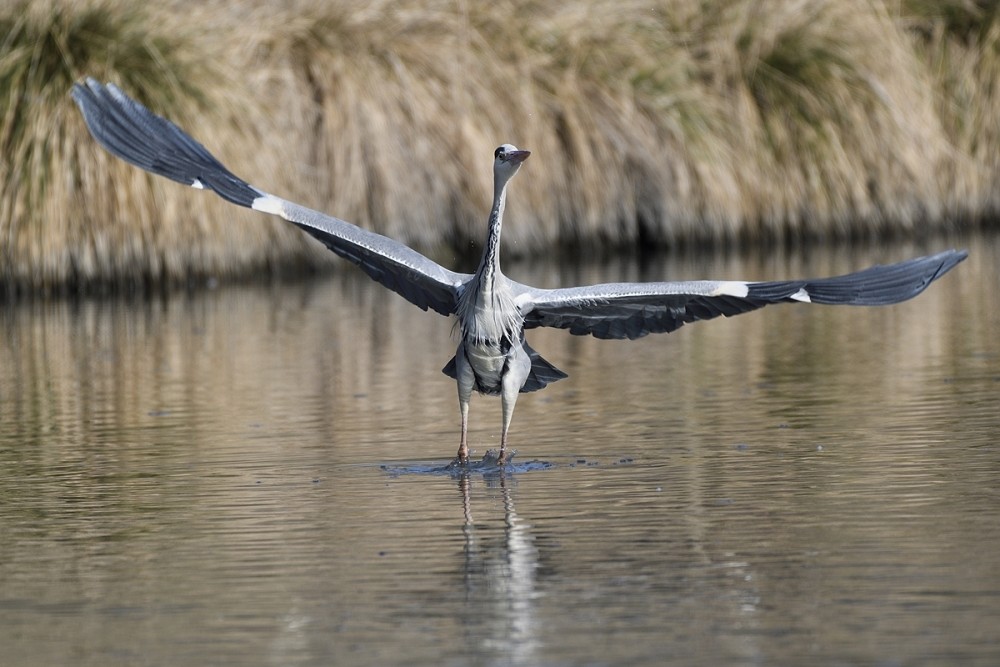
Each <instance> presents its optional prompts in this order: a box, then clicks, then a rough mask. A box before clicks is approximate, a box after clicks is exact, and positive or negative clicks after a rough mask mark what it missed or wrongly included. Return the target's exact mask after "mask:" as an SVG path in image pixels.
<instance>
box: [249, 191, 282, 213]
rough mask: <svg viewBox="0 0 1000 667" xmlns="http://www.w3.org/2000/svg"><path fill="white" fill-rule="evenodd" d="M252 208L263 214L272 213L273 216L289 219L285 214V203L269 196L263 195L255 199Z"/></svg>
mask: <svg viewBox="0 0 1000 667" xmlns="http://www.w3.org/2000/svg"><path fill="white" fill-rule="evenodd" d="M250 208H252V209H253V210H255V211H260V212H261V213H270V214H271V215H277V216H280V217H282V218H286V219H287V217H288V215H287V214H286V213H285V207H284V202H283V201H282V200H280V199H278V198H277V197H273V196H271V195H269V194H262V195H261V196H260V197H257V198H256V199H254V200H253V203H252V204H250Z"/></svg>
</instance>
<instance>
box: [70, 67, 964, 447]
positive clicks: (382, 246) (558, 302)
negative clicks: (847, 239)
mask: <svg viewBox="0 0 1000 667" xmlns="http://www.w3.org/2000/svg"><path fill="white" fill-rule="evenodd" d="M73 98H74V99H75V100H76V102H77V104H79V105H80V108H81V110H82V111H83V115H84V119H85V120H86V122H87V125H88V127H89V128H90V131H91V133H92V134H93V135H94V137H95V138H96V139H97V140H98V141H99V142H100V143H101V144H102V145H103V146H104V147H105V148H107V149H108V150H109V151H110V152H112V153H113V154H115V155H117V156H119V157H121V158H122V159H124V160H127V161H128V162H131V163H133V164H135V165H137V166H139V167H142V168H143V169H146V170H147V171H150V172H152V173H155V174H159V175H161V176H165V177H167V178H171V179H173V180H176V181H179V182H181V183H185V184H187V185H191V186H194V187H197V188H200V189H210V190H213V191H214V192H216V193H217V194H218V195H220V196H221V197H223V198H225V199H226V200H228V201H230V202H233V203H235V204H238V205H240V206H245V207H248V208H252V209H255V210H258V211H262V212H265V213H270V214H273V215H278V216H280V217H282V218H284V219H285V220H288V221H289V222H291V223H293V224H295V225H297V226H298V227H300V228H301V229H302V230H304V231H305V232H307V233H309V234H311V235H312V236H314V237H315V238H317V239H318V240H320V241H321V242H322V243H323V244H325V245H326V246H327V247H328V248H329V249H330V250H332V251H333V252H335V253H337V254H338V255H340V256H341V257H344V258H345V259H347V260H349V261H351V262H353V263H355V264H357V265H358V266H359V267H360V268H361V269H362V270H363V271H365V272H366V273H367V274H368V275H369V276H371V277H372V278H373V279H375V280H376V281H378V282H380V283H381V284H383V285H385V286H386V287H388V288H390V289H392V290H394V291H395V292H397V293H399V294H400V295H402V296H403V297H404V298H406V299H407V300H409V301H410V302H411V303H413V304H414V305H416V306H419V307H420V308H422V309H424V310H427V309H428V308H429V309H432V310H434V311H436V312H438V313H441V314H443V315H455V316H456V317H457V320H458V328H459V333H460V336H459V343H458V349H457V350H456V352H455V357H454V358H453V359H452V360H451V361H450V362H449V363H448V364H447V365H446V366H445V368H444V372H445V373H446V374H447V375H449V376H451V377H453V378H455V380H456V381H457V384H458V398H459V407H460V412H461V429H462V432H461V439H460V445H459V450H458V460H459V461H460V462H465V461H466V460H467V459H468V455H469V449H468V444H467V438H466V433H467V427H468V415H469V400H470V398H471V396H472V393H473V392H474V391H478V392H480V393H483V394H491V395H499V396H500V398H501V401H502V405H503V420H502V431H501V445H500V455H499V461H500V463H503V462H504V460H505V457H506V452H507V432H508V429H509V427H510V421H511V416H512V415H513V412H514V404H515V402H516V401H517V397H518V394H519V393H522V392H528V391H535V390H538V389H541V388H542V387H544V386H546V385H547V384H549V383H551V382H554V381H556V380H559V379H561V378H564V377H566V374H565V373H563V372H562V371H560V370H558V369H557V368H555V367H554V366H553V365H552V364H550V363H549V362H547V361H545V360H544V359H543V358H542V357H541V356H540V355H539V354H538V353H537V352H535V351H534V350H533V349H531V347H530V346H529V345H528V343H527V341H526V340H525V335H524V332H525V330H526V329H531V328H534V327H539V326H548V327H557V328H562V329H566V330H568V331H569V332H570V333H572V334H578V335H584V334H586V335H592V336H595V337H597V338H639V337H641V336H645V335H647V334H650V333H667V332H670V331H674V330H675V329H677V328H678V327H680V326H682V325H684V324H685V323H688V322H694V321H696V320H703V319H711V318H714V317H718V316H720V315H725V316H731V315H737V314H739V313H744V312H747V311H750V310H754V309H757V308H760V307H762V306H765V305H767V304H770V303H781V302H800V303H809V302H814V303H824V304H848V305H870V306H875V305H887V304H891V303H898V302H900V301H904V300H906V299H909V298H912V297H914V296H916V295H917V294H919V293H920V292H922V291H923V290H924V289H925V288H926V287H927V285H929V284H930V283H931V282H933V281H934V280H936V279H937V278H939V277H940V276H942V275H944V273H946V272H947V271H948V270H950V269H951V268H952V267H954V266H955V265H956V264H958V262H960V261H962V260H963V259H965V257H966V253H965V252H961V251H954V250H950V251H945V252H941V253H938V254H936V255H932V256H928V257H917V258H915V259H911V260H907V261H904V262H899V263H897V264H891V265H888V266H874V267H871V268H868V269H865V270H864V271H859V272H857V273H851V274H848V275H845V276H836V277H832V278H820V279H808V280H787V281H776V282H746V281H736V280H727V281H715V280H696V281H687V282H653V283H607V284H602V285H587V286H581V287H569V288H562V289H539V288H535V287H531V286H529V285H524V284H522V283H518V282H516V281H514V280H511V279H509V278H507V277H506V276H504V274H503V273H502V272H501V270H500V234H501V230H502V226H503V212H504V204H505V203H506V197H507V185H508V183H509V182H510V179H511V178H512V177H513V176H514V174H515V173H517V170H518V169H519V168H520V166H521V164H522V163H523V162H524V160H525V159H527V157H528V155H529V153H528V151H522V150H518V149H517V148H516V147H514V146H512V145H510V144H504V145H503V146H500V147H499V148H497V150H496V152H495V153H494V163H493V183H494V194H493V207H492V209H491V212H490V216H489V223H488V229H487V236H486V243H485V244H484V248H483V256H482V259H481V261H480V263H479V267H478V268H477V270H476V272H475V273H474V274H466V273H458V272H455V271H451V270H449V269H446V268H444V267H443V266H441V265H439V264H437V263H436V262H433V261H432V260H430V259H428V258H427V257H425V256H423V255H422V254H420V253H418V252H416V251H415V250H413V249H411V248H408V247H407V246H405V245H403V244H401V243H398V242H396V241H393V240H392V239H389V238H386V237H385V236H381V235H379V234H375V233H374V232H370V231H367V230H364V229H361V228H360V227H357V226H355V225H352V224H350V223H348V222H345V221H343V220H340V219H338V218H334V217H332V216H329V215H325V214H323V213H319V212H317V211H313V210H311V209H308V208H306V207H304V206H300V205H298V204H295V203H293V202H289V201H286V200H284V199H281V198H279V197H276V196H274V195H271V194H268V193H266V192H264V191H263V190H260V189H258V188H255V187H253V186H251V185H250V184H248V183H247V182H245V181H244V180H242V179H241V178H239V177H237V176H235V175H234V174H233V173H231V172H230V171H229V170H228V169H226V168H225V167H224V166H223V165H222V164H221V163H220V162H219V161H218V160H216V159H215V158H214V157H213V156H212V155H211V153H209V152H208V151H207V150H206V149H205V148H204V147H203V146H202V145H201V144H199V143H198V142H196V141H195V140H193V139H192V138H191V137H190V136H188V135H187V134H185V133H184V132H183V131H182V130H181V129H180V128H178V127H177V126H176V125H174V124H173V123H171V122H170V121H168V120H166V119H164V118H162V117H160V116H156V115H155V114H153V113H151V112H150V111H149V110H148V109H146V108H145V107H143V106H142V105H141V104H139V103H138V102H136V101H134V100H132V99H131V98H129V97H128V96H126V95H125V94H124V93H123V92H122V91H120V90H119V89H118V88H116V87H115V86H113V85H110V84H109V85H107V86H103V85H101V84H99V83H98V82H96V81H94V80H93V79H87V81H86V82H85V83H84V84H76V85H74V87H73Z"/></svg>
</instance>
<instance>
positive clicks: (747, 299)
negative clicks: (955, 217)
mask: <svg viewBox="0 0 1000 667" xmlns="http://www.w3.org/2000/svg"><path fill="white" fill-rule="evenodd" d="M967 255H968V253H966V252H965V251H958V250H948V251H945V252H941V253H938V254H936V255H932V256H928V257H917V258H915V259H910V260H907V261H905V262H900V263H898V264H890V265H888V266H873V267H871V268H868V269H865V270H864V271H858V272H857V273H850V274H847V275H844V276H836V277H833V278H819V279H815V280H787V281H780V282H741V281H711V280H704V281H693V282H670V283H668V282H661V283H608V284H604V285H591V286H586V287H570V288H566V289H536V288H532V287H528V286H526V285H521V284H519V283H516V284H515V290H516V293H517V296H516V300H515V303H517V305H518V306H519V308H520V309H521V313H522V314H523V315H524V318H525V319H524V326H525V328H531V327H556V328H560V329H568V330H569V332H570V333H572V334H577V335H586V334H589V335H591V336H595V337H597V338H630V339H631V338H640V337H642V336H645V335H646V334H651V333H668V332H671V331H674V330H676V329H679V328H680V327H681V326H683V325H684V324H687V323H688V322H695V321H697V320H709V319H712V318H714V317H718V316H720V315H725V316H726V317H731V316H733V315H739V314H740V313H746V312H748V311H751V310H756V309H757V308H762V307H763V306H766V305H768V304H770V303H782V302H794V301H799V302H804V303H823V304H843V305H855V306H883V305H888V304H892V303H898V302H900V301H905V300H906V299H910V298H912V297H914V296H916V295H918V294H920V293H921V292H922V291H924V289H926V287H927V286H928V285H929V284H930V283H932V282H933V281H935V280H937V279H938V278H940V277H941V276H943V275H944V274H945V273H947V272H948V271H949V270H950V269H951V268H952V267H954V266H955V265H956V264H958V263H959V262H961V261H962V260H963V259H965V258H966V256H967Z"/></svg>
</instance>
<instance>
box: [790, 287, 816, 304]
mask: <svg viewBox="0 0 1000 667" xmlns="http://www.w3.org/2000/svg"><path fill="white" fill-rule="evenodd" d="M788 298H790V299H795V300H796V301H801V302H802V303H812V299H811V298H809V292H807V291H806V288H805V287H800V288H799V291H798V292H796V293H795V294H793V295H792V296H790V297H788Z"/></svg>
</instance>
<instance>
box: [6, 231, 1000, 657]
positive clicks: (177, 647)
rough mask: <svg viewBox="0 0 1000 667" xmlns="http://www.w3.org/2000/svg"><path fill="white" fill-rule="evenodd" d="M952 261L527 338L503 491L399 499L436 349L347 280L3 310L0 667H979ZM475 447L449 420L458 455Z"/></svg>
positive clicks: (447, 348)
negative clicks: (679, 314) (920, 275)
mask: <svg viewBox="0 0 1000 667" xmlns="http://www.w3.org/2000/svg"><path fill="white" fill-rule="evenodd" d="M964 243H965V244H967V245H968V246H969V247H970V250H971V256H970V258H969V260H967V261H966V262H965V263H963V264H962V265H960V266H959V267H958V269H957V270H956V271H954V272H953V273H952V274H950V275H949V276H947V277H946V278H945V279H943V280H942V281H940V282H939V283H936V284H935V285H934V286H932V288H931V289H930V290H929V291H928V292H927V293H925V294H924V295H922V296H921V297H919V298H918V299H916V300H914V301H911V302H908V303H906V304H902V305H899V306H894V307H889V308H879V309H861V308H829V307H820V306H805V305H794V306H778V307H769V308H766V309H764V310H762V311H759V312H756V313H751V314H747V315H742V316H740V317H737V318H733V319H728V320H718V321H713V322H707V323H697V324H694V325H690V326H688V327H685V328H684V329H682V330H681V331H678V332H676V333H674V334H670V335H669V336H651V337H648V338H645V339H642V340H640V341H634V342H617V341H597V340H593V339H589V338H576V337H572V336H569V335H567V334H566V333H565V332H561V331H536V332H531V333H529V339H530V341H531V343H532V345H533V346H534V347H535V348H536V349H538V350H539V351H540V352H541V353H542V354H543V355H544V356H545V357H546V358H548V359H549V360H550V361H552V362H553V363H555V364H556V365H557V366H559V367H561V368H562V369H563V370H565V371H566V372H568V373H569V374H570V377H569V379H567V380H564V381H561V382H558V383H556V384H554V385H551V386H550V387H549V388H547V389H546V390H544V391H542V392H540V393H536V394H529V395H524V396H522V398H521V401H520V402H519V404H518V409H517V412H516V414H515V417H514V426H513V432H512V443H513V446H514V447H516V448H517V449H518V450H519V454H518V456H517V458H516V459H515V461H516V462H517V463H518V464H520V465H521V467H520V468H519V469H518V470H517V471H516V472H514V473H513V474H509V475H499V474H496V472H495V471H490V470H488V469H487V470H484V471H475V472H473V473H472V474H469V475H466V476H462V475H450V474H429V473H427V471H428V470H430V469H432V468H435V467H440V466H443V465H445V464H447V462H448V461H449V460H450V458H451V457H452V456H454V452H455V449H456V447H457V445H458V432H457V426H458V414H457V399H456V396H455V387H454V383H453V381H451V380H449V379H448V378H447V377H445V376H444V375H443V374H441V372H440V369H441V367H443V366H444V364H445V363H446V362H447V361H448V359H449V358H450V357H451V355H452V354H453V353H454V341H453V340H452V339H451V326H452V325H451V322H449V321H448V320H446V319H444V318H441V317H439V316H437V315H434V314H429V313H424V312H421V311H419V310H417V309H415V308H413V307H412V306H410V305H408V304H407V303H405V302H404V301H403V300H402V299H400V298H399V297H396V296H395V295H392V294H390V293H388V292H386V291H385V290H383V289H381V288H379V287H377V286H375V285H373V284H371V283H369V282H368V281H367V279H365V278H364V277H363V276H358V275H356V274H355V273H354V272H347V271H345V272H343V273H342V274H338V275H336V276H333V277H329V278H325V279H321V280H316V281H311V282H308V283H302V284H295V285H280V286H257V287H247V288H238V287H226V288H222V289H219V290H215V291H204V292H198V293H195V294H191V295H184V294H181V295H176V296H172V297H169V298H166V299H154V300H101V301H82V302H71V301H63V302H56V303H31V304H20V305H8V306H4V307H3V308H2V310H0V329H2V333H3V336H2V339H0V535H2V536H3V537H2V540H0V646H2V647H3V659H2V663H3V664H4V665H7V664H10V665H54V664H73V665H109V664H150V665H157V664H163V665H174V664H204V665H212V664H248V665H250V664H266V665H329V664H337V665H348V664H444V665H494V664H495V665H508V664H513V665H612V664H630V665H663V664H668V665H669V664H676V665H691V664H705V665H714V664H762V665H763V664H767V665H771V664H796V665H802V664H820V665H828V664H879V665H952V664H984V665H986V664H997V663H998V662H1000V631H998V628H1000V555H998V554H1000V483H998V481H997V480H998V479H1000V443H998V436H997V433H998V432H1000V342H998V338H1000V337H998V335H997V332H998V331H1000V307H998V306H1000V303H998V302H1000V296H998V294H1000V290H997V289H996V287H997V286H998V285H1000V279H998V278H1000V277H998V272H997V267H998V266H1000V244H998V242H997V240H996V239H993V238H989V237H975V238H972V239H967V240H966V241H964ZM940 248H941V246H940V245H933V246H929V247H912V246H911V247H889V248H881V249H877V248H871V249H859V248H843V249H837V250H832V251H828V252H818V251H814V252H812V253H809V254H805V255H803V254H794V253H792V254H787V253H786V254H780V255H769V256H768V257H766V258H763V259H762V258H758V257H755V256H754V255H753V254H747V255H745V256H738V255H737V256H691V257H671V258H659V259H657V260H655V261H652V262H648V263H646V264H644V265H636V264H633V263H628V262H619V263H603V264H578V265H562V266H553V267H548V268H546V267H541V266H539V267H535V266H526V265H525V266H516V265H515V266H510V267H509V273H510V274H511V275H513V276H514V277H516V278H518V279H521V280H524V281H528V282H534V283H537V284H541V285H545V286H556V285H559V284H570V283H574V282H598V281H609V280H629V279H662V278H666V279H674V278H677V279H679V278H699V277H714V278H724V277H728V278H751V279H768V278H774V279H777V278H784V277H792V276H799V275H822V274H827V273H835V272H841V271H848V270H852V269H856V268H861V267H863V266H866V265H867V264H869V263H872V262H876V261H882V262H885V261H895V260H898V259H903V258H905V257H907V256H910V255H912V254H918V253H921V252H925V251H935V250H938V249H940ZM537 264H542V263H541V262H538V263H537ZM499 422H500V409H499V402H498V401H495V400H490V399H482V398H479V399H478V400H477V399H474V401H473V405H472V433H471V438H472V443H473V447H474V448H475V449H476V450H477V451H478V454H479V455H482V454H483V453H484V452H485V451H486V450H487V449H488V448H491V447H496V446H497V444H498V437H497V432H498V427H499Z"/></svg>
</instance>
